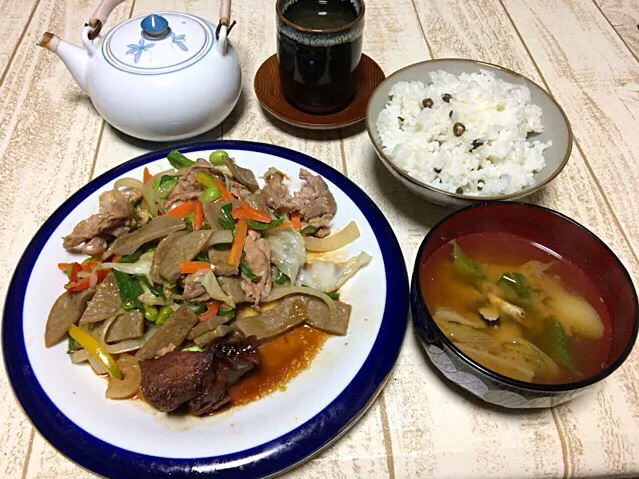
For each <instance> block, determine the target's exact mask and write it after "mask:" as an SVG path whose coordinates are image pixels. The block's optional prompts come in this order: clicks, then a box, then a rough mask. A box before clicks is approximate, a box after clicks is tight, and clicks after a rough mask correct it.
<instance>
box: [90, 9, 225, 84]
mask: <svg viewBox="0 0 639 479" xmlns="http://www.w3.org/2000/svg"><path fill="white" fill-rule="evenodd" d="M214 42H215V34H214V32H213V29H212V28H211V25H210V24H209V23H208V22H207V21H206V20H203V19H201V18H199V17H196V16H193V15H189V14H187V13H177V12H161V13H153V14H151V15H141V16H139V17H135V18H131V19H130V20H127V21H125V22H123V23H121V24H119V25H118V26H116V27H115V28H113V29H112V30H111V31H110V32H109V33H107V35H106V36H105V37H104V40H103V41H102V54H103V55H104V58H105V59H106V60H107V62H109V63H110V64H111V65H113V66H114V67H116V68H118V69H120V70H123V71H126V72H129V73H134V74H138V75H161V74H166V73H172V72H175V71H178V70H183V69H185V68H188V67H189V66H191V65H193V64H195V63H197V62H198V61H199V60H200V59H202V57H204V56H205V55H207V54H208V53H209V51H210V50H211V47H212V46H213V43H214Z"/></svg>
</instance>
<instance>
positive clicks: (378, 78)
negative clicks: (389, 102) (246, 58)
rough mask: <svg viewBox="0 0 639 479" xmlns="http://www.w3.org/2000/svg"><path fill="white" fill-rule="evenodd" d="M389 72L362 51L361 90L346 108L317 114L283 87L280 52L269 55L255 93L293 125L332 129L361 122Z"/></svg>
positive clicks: (276, 116) (260, 99) (358, 82)
mask: <svg viewBox="0 0 639 479" xmlns="http://www.w3.org/2000/svg"><path fill="white" fill-rule="evenodd" d="M384 78H386V76H385V75H384V72H383V71H382V69H381V68H380V67H379V65H378V64H377V63H375V61H374V60H373V59H371V58H370V57H369V56H367V55H364V54H362V58H361V60H360V62H359V66H358V67H357V92H356V93H355V97H354V98H353V101H351V102H350V103H349V104H348V106H346V107H345V108H344V109H342V110H339V111H336V112H334V113H329V114H326V115H314V114H311V113H306V112H303V111H300V110H298V109H297V108H295V107H294V106H293V105H291V104H290V103H289V102H288V100H287V99H286V98H284V95H283V94H282V89H281V87H280V75H279V71H278V66H277V55H273V56H271V57H269V58H268V59H267V60H266V61H265V62H264V63H262V65H261V66H260V68H259V70H257V73H256V74H255V80H254V82H253V85H254V88H255V94H256V95H257V98H258V100H259V101H260V103H261V104H262V107H263V108H264V109H265V110H266V111H267V112H269V113H270V114H271V115H273V116H274V117H275V118H278V119H279V120H282V121H283V122H285V123H288V124H289V125H294V126H299V127H301V128H308V129H311V130H330V129H334V128H342V127H345V126H350V125H354V124H355V123H359V122H360V121H362V120H363V119H364V118H365V117H366V105H367V104H368V99H369V98H370V96H371V94H372V93H373V90H375V88H376V87H377V85H379V84H380V83H381V82H382V81H383V80H384Z"/></svg>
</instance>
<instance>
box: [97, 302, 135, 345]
mask: <svg viewBox="0 0 639 479" xmlns="http://www.w3.org/2000/svg"><path fill="white" fill-rule="evenodd" d="M143 334H144V316H143V315H142V312H141V311H140V310H138V309H133V310H131V311H126V312H124V313H122V314H121V315H120V316H118V317H117V319H116V320H115V321H114V322H113V324H112V325H111V327H110V328H109V331H108V332H107V334H106V342H107V343H117V342H118V341H124V340H125V339H134V338H139V337H140V336H142V335H143Z"/></svg>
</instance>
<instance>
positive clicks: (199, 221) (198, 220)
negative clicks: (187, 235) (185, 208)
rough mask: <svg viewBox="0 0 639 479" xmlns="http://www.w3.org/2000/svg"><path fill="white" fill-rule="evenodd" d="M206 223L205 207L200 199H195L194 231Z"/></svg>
mask: <svg viewBox="0 0 639 479" xmlns="http://www.w3.org/2000/svg"><path fill="white" fill-rule="evenodd" d="M203 224H204V209H203V208H202V203H200V201H199V200H195V205H194V206H193V231H197V230H199V229H200V228H201V227H202V225H203Z"/></svg>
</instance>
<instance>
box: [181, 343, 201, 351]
mask: <svg viewBox="0 0 639 479" xmlns="http://www.w3.org/2000/svg"><path fill="white" fill-rule="evenodd" d="M181 351H193V352H200V351H203V349H202V348H201V347H199V346H198V345H195V346H190V347H188V348H182V349H181Z"/></svg>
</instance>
